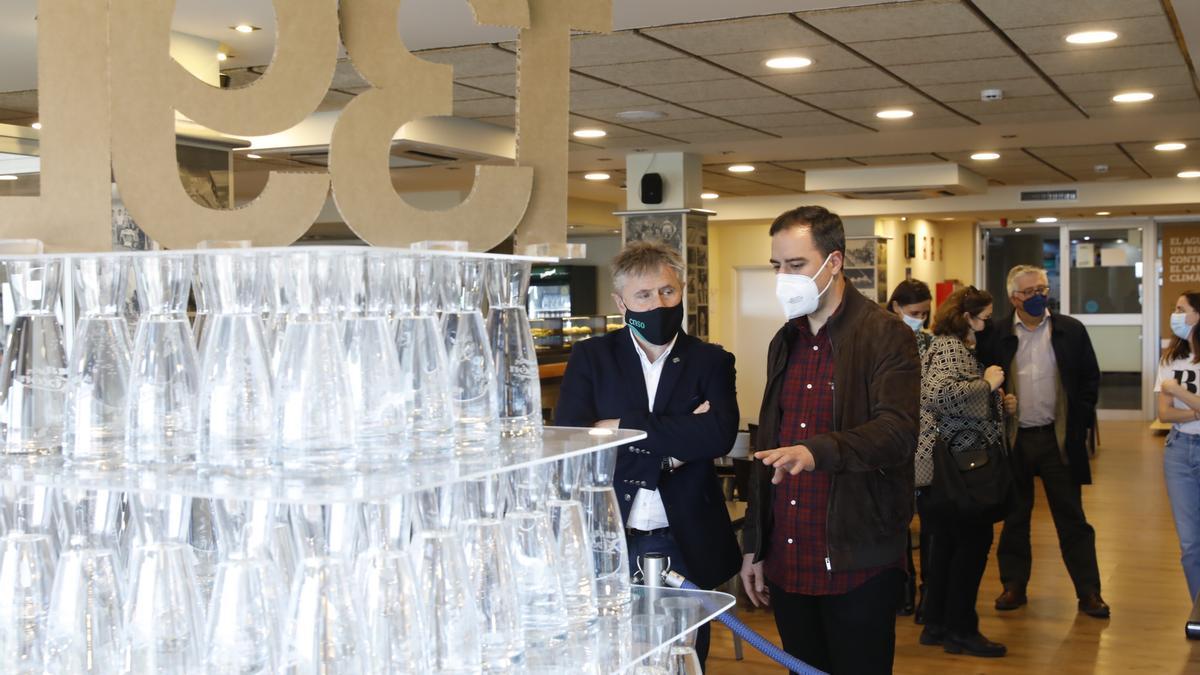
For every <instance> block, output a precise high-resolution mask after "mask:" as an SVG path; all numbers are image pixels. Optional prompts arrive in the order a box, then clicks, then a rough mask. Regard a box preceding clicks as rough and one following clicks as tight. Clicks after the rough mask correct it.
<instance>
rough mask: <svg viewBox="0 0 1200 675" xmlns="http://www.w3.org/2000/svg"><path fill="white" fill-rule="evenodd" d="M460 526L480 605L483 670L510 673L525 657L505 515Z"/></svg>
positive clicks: (475, 520)
mask: <svg viewBox="0 0 1200 675" xmlns="http://www.w3.org/2000/svg"><path fill="white" fill-rule="evenodd" d="M461 529H462V536H463V544H464V547H465V552H466V560H467V566H468V567H469V569H470V576H471V587H472V589H473V590H474V592H475V603H476V605H477V607H478V608H479V623H480V625H479V630H480V634H479V641H480V644H481V648H482V654H483V669H484V672H496V673H504V672H510V671H512V670H513V669H514V668H517V667H519V666H520V665H521V664H522V663H523V662H524V660H525V636H524V633H523V631H522V623H521V606H520V604H519V599H520V595H519V594H518V593H517V577H516V571H515V569H514V565H513V559H512V556H513V552H512V545H511V543H510V541H509V528H508V524H507V523H505V521H504V520H503V519H502V518H495V517H490V518H472V519H469V520H465V521H463V522H462V528H461Z"/></svg>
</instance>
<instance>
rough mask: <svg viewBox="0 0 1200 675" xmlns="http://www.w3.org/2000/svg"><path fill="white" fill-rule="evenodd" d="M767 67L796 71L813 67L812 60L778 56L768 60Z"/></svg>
mask: <svg viewBox="0 0 1200 675" xmlns="http://www.w3.org/2000/svg"><path fill="white" fill-rule="evenodd" d="M765 65H766V66H767V67H768V68H774V69H775V70H795V69H796V68H807V67H809V66H811V65H812V59H809V58H805V57H803V56H777V57H775V58H773V59H767V60H766V62H765Z"/></svg>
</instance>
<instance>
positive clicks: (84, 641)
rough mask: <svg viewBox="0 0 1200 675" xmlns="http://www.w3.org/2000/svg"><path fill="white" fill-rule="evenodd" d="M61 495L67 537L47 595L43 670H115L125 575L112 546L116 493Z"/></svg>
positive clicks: (120, 660)
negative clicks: (51, 589)
mask: <svg viewBox="0 0 1200 675" xmlns="http://www.w3.org/2000/svg"><path fill="white" fill-rule="evenodd" d="M62 497H63V499H62V501H63V516H64V523H65V526H66V529H67V531H68V532H69V539H68V543H67V546H66V547H65V549H64V550H63V553H62V556H61V557H60V558H59V560H58V566H57V567H58V569H57V572H56V574H55V577H54V588H53V591H52V592H51V596H50V608H49V618H48V620H47V626H46V672H47V673H54V674H61V675H68V674H71V673H115V672H119V671H120V669H121V668H122V667H123V666H124V656H125V653H124V647H125V643H124V637H125V634H124V630H125V625H124V618H123V616H122V611H123V604H122V603H123V601H124V597H125V593H124V586H125V580H124V569H123V567H122V564H121V560H120V556H119V555H118V553H117V548H116V547H117V545H118V539H117V531H118V521H119V518H120V514H121V495H120V493H117V492H111V491H107V490H88V489H82V488H69V489H64V490H63V495H62Z"/></svg>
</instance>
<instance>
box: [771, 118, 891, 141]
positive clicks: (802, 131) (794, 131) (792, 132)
mask: <svg viewBox="0 0 1200 675" xmlns="http://www.w3.org/2000/svg"><path fill="white" fill-rule="evenodd" d="M771 132H772V133H776V134H779V135H780V136H783V137H784V138H800V137H808V136H842V135H845V134H869V133H873V132H871V131H870V130H868V129H864V128H862V127H860V126H858V125H856V124H851V123H849V122H830V123H828V124H810V125H808V126H803V127H779V128H776V129H771Z"/></svg>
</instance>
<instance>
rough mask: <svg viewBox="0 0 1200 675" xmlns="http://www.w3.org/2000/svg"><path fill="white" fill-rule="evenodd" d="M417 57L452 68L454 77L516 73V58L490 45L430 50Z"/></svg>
mask: <svg viewBox="0 0 1200 675" xmlns="http://www.w3.org/2000/svg"><path fill="white" fill-rule="evenodd" d="M417 56H419V57H420V58H422V59H424V60H426V61H432V62H434V63H445V64H449V65H452V66H454V77H455V79H460V78H464V77H482V76H484V75H506V74H510V73H513V72H515V71H516V69H517V57H516V55H515V54H511V53H509V52H506V51H504V50H502V49H496V48H495V47H493V46H491V45H480V46H472V47H454V48H451V49H430V50H426V51H423V52H417Z"/></svg>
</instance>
